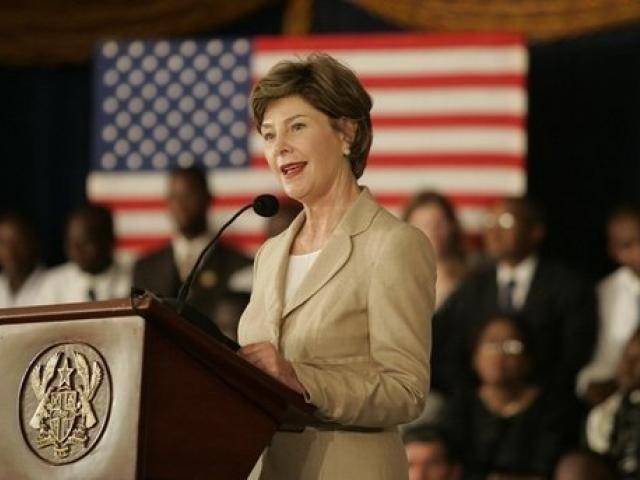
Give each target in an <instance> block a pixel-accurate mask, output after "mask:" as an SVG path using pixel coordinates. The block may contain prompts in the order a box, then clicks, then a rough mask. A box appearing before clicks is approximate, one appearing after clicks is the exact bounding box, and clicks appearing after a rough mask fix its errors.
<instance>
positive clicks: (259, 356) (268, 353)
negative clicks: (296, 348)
mask: <svg viewBox="0 0 640 480" xmlns="http://www.w3.org/2000/svg"><path fill="white" fill-rule="evenodd" d="M238 354H239V355H240V356H241V357H242V358H244V359H245V360H246V361H248V362H249V363H251V364H252V365H254V366H256V367H258V368H259V369H260V370H262V371H263V372H266V373H268V374H269V375H271V376H272V377H274V378H275V379H276V380H278V381H280V382H282V383H284V384H285V385H286V386H288V387H289V388H291V389H292V390H295V391H296V392H298V393H301V394H304V391H305V390H304V387H303V386H302V384H301V383H300V382H299V381H298V377H297V376H296V371H295V370H294V369H293V367H292V366H291V363H290V362H288V361H287V360H285V358H284V357H283V356H282V355H280V352H278V351H277V350H276V348H275V347H274V346H273V345H272V344H271V342H258V343H251V344H249V345H246V346H244V347H242V348H241V349H240V351H239V352H238Z"/></svg>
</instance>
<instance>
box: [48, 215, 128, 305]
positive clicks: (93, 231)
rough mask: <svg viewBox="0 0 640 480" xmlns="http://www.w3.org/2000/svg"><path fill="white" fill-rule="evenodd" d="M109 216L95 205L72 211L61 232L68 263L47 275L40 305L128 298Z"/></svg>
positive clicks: (125, 277)
mask: <svg viewBox="0 0 640 480" xmlns="http://www.w3.org/2000/svg"><path fill="white" fill-rule="evenodd" d="M114 248H115V232H114V226H113V218H112V216H111V212H110V211H109V210H108V209H107V208H105V207H102V206H99V205H91V204H88V205H84V206H82V207H80V208H78V209H76V210H74V211H73V213H72V214H71V216H70V217H69V220H68V222H67V227H66V232H65V252H66V254H67V258H68V259H69V261H68V262H67V263H65V264H63V265H60V266H58V267H55V268H53V269H51V270H50V271H49V273H48V274H47V279H46V281H45V285H44V287H43V291H42V303H70V302H85V301H95V300H111V299H114V298H125V297H128V296H129V291H130V286H131V272H130V271H129V270H128V269H127V268H126V267H124V266H123V265H121V264H119V263H118V262H116V261H115V259H114Z"/></svg>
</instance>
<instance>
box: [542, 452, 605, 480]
mask: <svg viewBox="0 0 640 480" xmlns="http://www.w3.org/2000/svg"><path fill="white" fill-rule="evenodd" d="M553 480H615V477H614V475H613V472H612V470H611V467H610V466H609V464H608V463H607V461H606V459H604V458H603V457H601V456H600V455H597V454H595V453H593V452H590V451H588V450H585V451H581V450H575V451H573V452H569V453H567V454H566V455H564V456H563V457H562V458H561V459H560V461H558V464H557V465H556V468H555V471H554V474H553Z"/></svg>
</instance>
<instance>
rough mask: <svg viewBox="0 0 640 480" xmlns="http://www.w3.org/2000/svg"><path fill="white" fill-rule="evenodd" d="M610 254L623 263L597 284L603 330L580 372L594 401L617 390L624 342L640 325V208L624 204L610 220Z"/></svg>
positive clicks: (581, 389)
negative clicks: (617, 375) (588, 359)
mask: <svg viewBox="0 0 640 480" xmlns="http://www.w3.org/2000/svg"><path fill="white" fill-rule="evenodd" d="M607 238H608V243H609V254H610V255H611V257H612V258H613V260H615V262H616V263H618V265H620V267H619V268H618V269H617V270H615V271H614V272H613V273H611V274H610V275H609V276H607V277H606V278H604V279H603V280H602V281H601V282H600V284H599V285H598V300H599V308H600V330H599V332H598V341H597V346H596V350H595V353H594V356H593V359H592V360H591V362H590V363H589V364H588V365H587V366H586V367H585V368H583V369H582V371H581V372H580V374H579V375H578V385H577V389H578V393H579V394H580V395H581V396H583V397H584V398H585V399H586V400H587V401H588V403H590V404H591V405H595V404H597V403H599V402H601V401H602V400H604V399H605V398H606V397H607V396H608V395H610V394H611V393H613V391H614V390H615V380H614V377H615V370H616V365H617V364H618V361H619V360H620V356H621V355H622V350H623V349H624V345H625V344H626V343H627V340H629V337H630V336H631V335H632V334H633V332H634V331H635V330H636V329H637V328H638V326H639V325H640V209H638V208H632V207H621V208H619V209H617V210H615V211H614V212H613V213H612V214H611V215H610V216H609V219H608V222H607Z"/></svg>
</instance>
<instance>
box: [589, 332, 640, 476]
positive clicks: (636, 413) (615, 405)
mask: <svg viewBox="0 0 640 480" xmlns="http://www.w3.org/2000/svg"><path fill="white" fill-rule="evenodd" d="M616 380H617V387H618V390H617V392H616V393H614V394H613V395H611V396H610V397H609V398H607V399H606V400H605V401H604V402H602V403H600V404H599V405H597V406H595V407H594V408H593V409H592V410H591V412H590V413H589V417H588V418H587V426H586V437H587V443H588V445H589V447H590V448H591V449H592V450H593V451H595V452H597V453H600V454H603V455H606V456H608V457H609V458H611V460H612V461H613V462H614V464H615V467H616V471H617V478H619V479H621V480H631V479H633V480H636V479H637V478H640V330H636V332H635V333H634V334H633V335H632V336H631V338H630V339H629V341H628V342H627V345H626V347H625V348H624V351H623V353H622V358H621V359H620V362H619V363H618V370H617V375H616Z"/></svg>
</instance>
